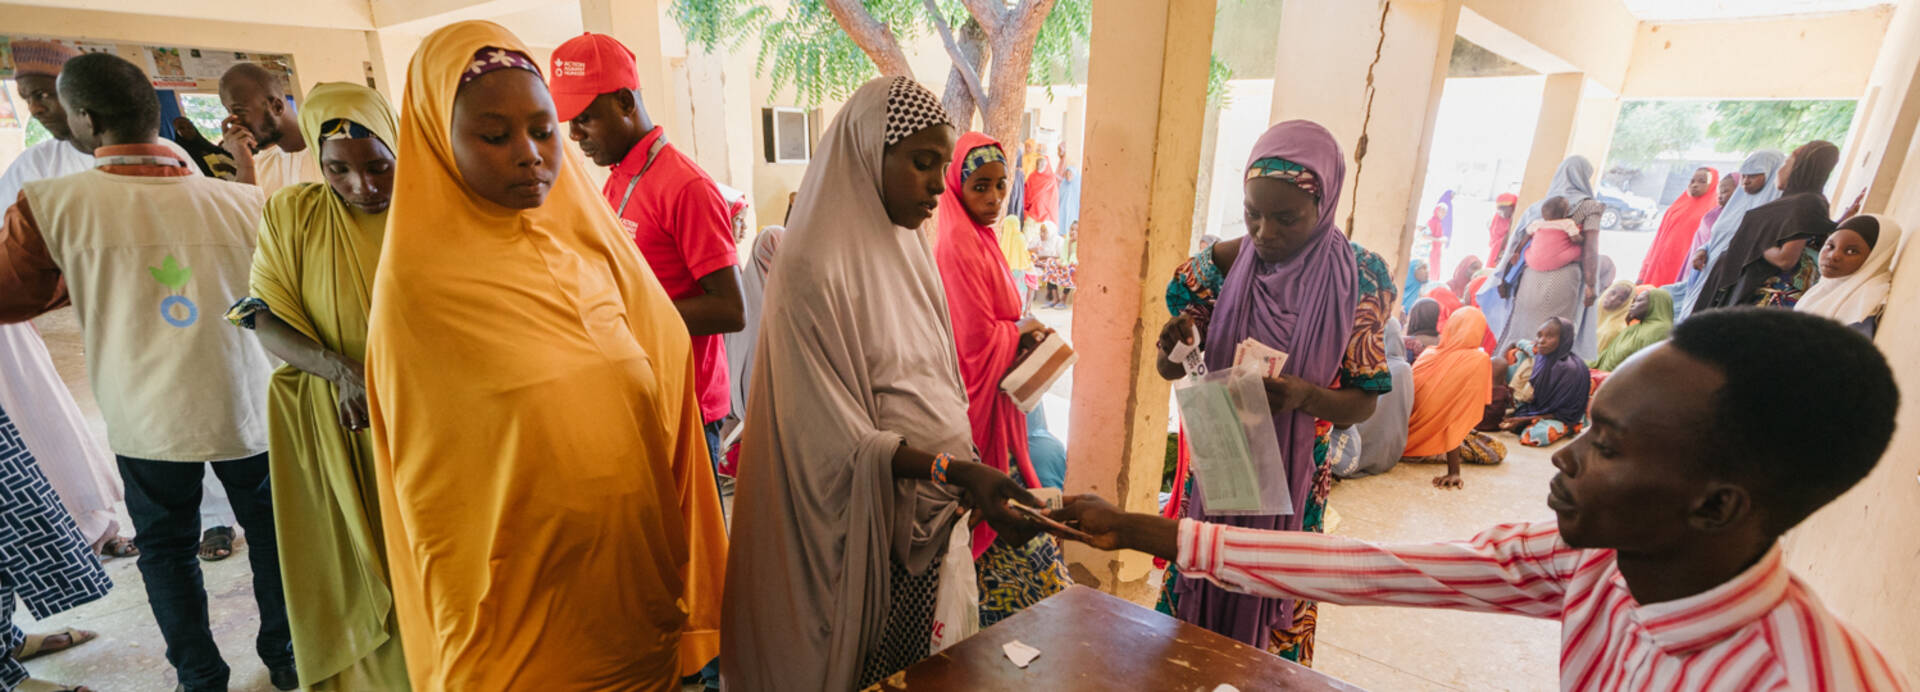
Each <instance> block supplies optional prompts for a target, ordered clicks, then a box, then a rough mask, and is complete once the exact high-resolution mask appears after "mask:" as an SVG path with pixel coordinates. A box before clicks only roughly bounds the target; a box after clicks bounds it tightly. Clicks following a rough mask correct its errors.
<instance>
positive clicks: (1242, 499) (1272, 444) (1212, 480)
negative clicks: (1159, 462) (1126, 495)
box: [1174, 367, 1293, 515]
mask: <svg viewBox="0 0 1920 692" xmlns="http://www.w3.org/2000/svg"><path fill="white" fill-rule="evenodd" d="M1174 396H1175V398H1176V399H1177V400H1178V401H1179V403H1180V422H1181V424H1182V425H1184V426H1185V427H1186V431H1187V447H1188V451H1189V452H1190V454H1191V456H1192V459H1193V471H1194V484H1195V485H1196V486H1197V487H1198V488H1199V491H1200V497H1201V500H1202V501H1203V502H1204V503H1205V505H1206V511H1207V513H1208V514H1220V515H1274V514H1292V513H1293V496H1292V494H1291V493H1290V492H1289V491H1288V488H1287V465H1286V461H1285V460H1284V459H1283V458H1281V455H1280V440H1279V438H1277V437H1275V433H1274V429H1273V411H1272V409H1270V408H1268V406H1267V388H1266V383H1265V382H1264V380H1263V378H1262V377H1261V376H1260V374H1259V373H1258V372H1256V371H1253V370H1252V369H1249V368H1244V367H1242V368H1229V369H1226V370H1220V371H1217V372H1211V373H1208V374H1206V375H1204V376H1201V377H1189V378H1187V379H1185V380H1182V381H1181V382H1179V383H1177V384H1175V385H1174Z"/></svg>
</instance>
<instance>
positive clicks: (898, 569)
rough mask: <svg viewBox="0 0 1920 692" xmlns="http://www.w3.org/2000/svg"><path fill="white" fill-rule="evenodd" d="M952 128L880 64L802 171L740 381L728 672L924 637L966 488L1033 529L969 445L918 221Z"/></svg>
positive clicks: (866, 656)
mask: <svg viewBox="0 0 1920 692" xmlns="http://www.w3.org/2000/svg"><path fill="white" fill-rule="evenodd" d="M954 139H955V132H954V128H953V126H952V125H951V124H950V123H949V122H948V121H947V116H946V110H945V109H944V108H942V107H941V106H940V102H939V99H938V98H936V97H935V96H933V94H932V93H930V92H928V91H927V90H926V88H925V87H922V86H920V85H919V84H917V83H915V82H914V81H913V80H911V79H908V78H905V77H892V78H889V77H882V78H879V79H875V80H873V81H870V82H867V83H866V84H865V85H863V86H861V87H860V88H859V89H858V90H857V91H855V92H854V94H853V97H852V98H850V99H848V101H847V104H846V106H844V107H843V108H842V109H841V110H840V114H839V115H838V116H837V117H836V118H835V119H834V121H833V124H832V125H831V126H829V127H828V128H827V130H826V132H824V133H822V134H821V137H820V144H819V149H820V152H821V154H820V156H818V157H817V158H815V159H814V161H813V163H812V164H811V165H809V166H808V168H807V174H806V177H805V179H803V180H802V181H801V183H800V194H799V198H798V200H797V202H796V204H795V206H794V207H793V216H792V222H791V223H790V224H789V225H788V227H787V236H788V237H786V238H784V239H783V240H782V245H783V248H782V249H781V251H780V260H779V261H780V271H779V272H776V273H773V274H771V275H769V277H768V284H767V295H766V305H765V311H764V312H763V313H762V314H761V318H760V344H759V348H758V349H757V352H756V355H755V356H754V361H755V362H754V365H753V386H752V387H751V388H749V391H748V393H747V396H748V400H747V416H746V433H745V435H744V436H743V438H742V440H741V452H740V470H739V480H738V486H737V490H736V495H735V499H734V513H733V536H732V538H733V546H732V549H731V551H730V553H729V555H728V561H727V586H726V603H725V605H724V606H723V608H722V613H721V628H720V638H721V645H720V646H721V654H720V676H721V683H722V685H723V686H725V687H728V688H730V689H736V690H850V689H857V688H862V687H866V686H867V685H870V684H872V683H874V682H877V681H878V680H880V679H882V678H885V677H886V676H888V675H890V674H892V673H894V672H897V671H899V670H901V669H902V668H905V667H906V666H907V665H909V664H912V663H913V662H915V661H918V660H920V659H921V658H925V657H926V656H927V655H928V653H929V642H930V639H931V635H932V632H933V622H932V614H933V609H934V608H933V606H934V598H935V594H936V593H937V590H938V586H939V575H940V570H939V567H940V561H941V559H942V557H943V556H944V554H945V553H946V548H947V539H948V537H949V535H950V533H951V532H952V531H953V528H954V525H955V524H956V523H957V520H958V519H959V516H960V513H961V510H962V506H961V505H962V503H963V502H964V503H965V504H966V506H968V507H972V508H974V509H975V510H976V511H978V512H979V513H980V514H983V515H984V516H985V519H986V521H987V522H988V523H989V524H991V525H992V526H993V528H994V529H995V530H996V531H998V532H1000V533H1001V534H1003V535H1013V536H1025V537H1027V538H1031V537H1032V536H1033V535H1035V534H1036V533H1037V530H1036V528H1035V527H1034V525H1032V524H1030V523H1028V522H1026V521H1025V520H1023V519H1021V518H1019V517H1018V516H1017V515H1015V514H1014V513H1013V511H1012V510H1011V509H1010V508H1008V507H1007V506H1006V503H1007V502H1008V501H1009V500H1013V501H1018V502H1022V503H1026V504H1029V505H1037V504H1038V503H1037V502H1036V501H1035V500H1034V498H1033V496H1031V495H1029V494H1028V493H1027V492H1026V491H1025V490H1023V489H1021V488H1020V486H1019V484H1018V483H1016V482H1015V481H1014V480H1013V478H1012V477H1011V476H1008V475H1007V474H1005V473H1001V472H1000V471H997V470H995V469H993V468H992V467H990V466H986V465H983V464H980V463H978V461H977V456H978V455H977V453H976V451H975V449H974V446H973V432H972V428H971V426H969V424H968V422H967V392H966V389H965V387H964V385H963V384H962V383H961V379H960V365H959V356H958V354H957V352H956V351H955V349H954V342H953V327H952V325H951V321H950V319H949V317H948V313H947V298H946V294H945V290H944V288H943V287H942V284H941V282H940V275H939V271H938V269H937V267H936V266H935V264H934V260H933V255H932V252H931V243H930V242H929V240H928V238H927V236H926V235H925V234H923V233H922V232H921V231H920V230H918V229H919V227H920V225H921V224H922V223H924V222H925V221H926V220H927V219H928V218H929V217H930V216H932V215H933V212H934V208H935V207H936V205H937V204H938V200H939V198H940V194H941V192H942V191H944V190H945V183H944V180H943V178H944V175H945V170H946V166H947V164H948V163H949V162H950V161H951V160H952V153H953V146H954ZM1024 542H1025V539H1021V540H1019V541H1018V542H1016V544H1019V543H1024ZM955 558H956V559H967V560H971V559H972V558H973V556H972V555H956V556H955ZM969 586H971V585H969Z"/></svg>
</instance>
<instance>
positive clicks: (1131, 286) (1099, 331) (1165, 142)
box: [1067, 0, 1214, 602]
mask: <svg viewBox="0 0 1920 692" xmlns="http://www.w3.org/2000/svg"><path fill="white" fill-rule="evenodd" d="M1213 19H1214V13H1213V0H1095V2H1094V4H1093V37H1092V47H1091V49H1090V54H1091V55H1092V58H1091V61H1090V65H1089V67H1088V80H1087V82H1088V83H1087V100H1088V102H1089V103H1097V104H1099V107H1098V108H1090V109H1088V110H1087V123H1086V153H1085V157H1084V160H1085V168H1084V170H1083V172H1084V173H1085V175H1086V183H1085V185H1086V187H1085V189H1087V190H1097V191H1099V193H1098V194H1089V195H1088V196H1087V197H1086V198H1085V202H1086V203H1085V204H1084V205H1083V206H1082V208H1081V212H1080V218H1081V219H1082V220H1083V221H1084V223H1082V224H1081V225H1080V228H1081V233H1082V236H1081V238H1082V240H1083V242H1082V243H1081V245H1080V271H1079V275H1078V277H1077V283H1078V285H1079V290H1078V291H1077V292H1076V296H1077V298H1076V301H1077V302H1076V305H1075V306H1074V307H1075V309H1074V311H1073V312H1074V315H1073V335H1074V340H1075V343H1074V347H1075V348H1076V349H1077V350H1078V352H1079V354H1080V362H1079V365H1078V366H1077V367H1076V368H1075V370H1074V371H1075V377H1074V381H1073V402H1074V405H1073V410H1072V426H1071V428H1070V437H1071V441H1070V443H1069V444H1068V445H1067V449H1068V450H1069V452H1068V454H1069V461H1068V463H1067V491H1068V492H1069V493H1094V494H1098V495H1100V496H1102V497H1106V498H1108V499H1111V500H1113V501H1115V502H1117V503H1119V505H1120V506H1121V507H1122V508H1124V509H1127V510H1129V511H1134V512H1152V511H1155V510H1156V509H1158V501H1159V495H1160V474H1161V465H1162V462H1163V460H1164V458H1165V455H1166V435H1167V397H1168V391H1169V390H1168V385H1167V383H1166V381H1165V380H1162V379H1160V376H1159V375H1158V374H1157V373H1156V372H1155V370H1154V366H1153V359H1154V358H1157V357H1158V355H1157V353H1156V351H1155V346H1154V342H1155V341H1156V339H1157V338H1158V336H1159V332H1160V327H1161V326H1162V325H1163V324H1165V322H1166V320H1167V309H1166V304H1165V301H1164V297H1163V296H1164V292H1163V288H1164V287H1165V286H1166V281H1167V279H1168V278H1169V277H1170V276H1171V275H1172V272H1173V268H1174V267H1175V266H1177V265H1178V264H1179V263H1180V261H1181V259H1183V255H1185V251H1186V247H1187V235H1188V232H1189V230H1190V229H1191V224H1192V220H1193V204H1194V179H1195V176H1196V175H1197V173H1198V171H1199V165H1200V131H1201V124H1202V120H1203V119H1204V115H1205V108H1206V91H1207V66H1208V55H1209V54H1210V51H1211V48H1212V44H1213ZM1067 559H1068V562H1069V569H1070V570H1071V571H1072V573H1073V576H1074V579H1075V580H1076V581H1078V582H1080V583H1082V584H1086V585H1089V586H1094V587H1097V588H1099V589H1101V590H1103V591H1106V592H1108V593H1112V594H1115V595H1118V596H1121V597H1123V598H1130V599H1133V600H1134V601H1136V602H1146V601H1147V600H1148V599H1151V598H1153V597H1154V595H1155V594H1156V593H1157V588H1158V585H1157V584H1154V583H1151V582H1150V580H1149V573H1150V572H1151V571H1152V569H1153V561H1152V560H1151V559H1150V558H1149V557H1148V556H1146V555H1145V554H1142V553H1133V552H1127V553H1108V552H1102V551H1097V550H1092V549H1090V548H1086V547H1085V546H1080V545H1069V546H1068V548H1067Z"/></svg>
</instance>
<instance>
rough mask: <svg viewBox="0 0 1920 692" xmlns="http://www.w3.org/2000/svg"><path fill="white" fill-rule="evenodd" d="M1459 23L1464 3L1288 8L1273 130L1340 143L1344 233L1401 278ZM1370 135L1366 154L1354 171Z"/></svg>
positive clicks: (1323, 4)
mask: <svg viewBox="0 0 1920 692" xmlns="http://www.w3.org/2000/svg"><path fill="white" fill-rule="evenodd" d="M1459 23H1460V0H1440V1H1429V2H1407V1H1405V0H1402V1H1400V2H1356V1H1342V2H1288V3H1284V4H1283V5H1281V11H1280V30H1279V32H1278V35H1277V39H1278V41H1279V49H1278V51H1277V54H1276V56H1275V69H1274V81H1273V111H1272V116H1271V118H1272V120H1271V122H1275V123H1278V122H1282V121H1287V120H1295V119H1306V120H1312V121H1314V122H1317V123H1320V125H1321V126H1323V127H1325V128H1327V130H1328V131H1331V132H1332V133H1333V136H1334V138H1335V139H1337V140H1339V142H1340V147H1341V149H1343V150H1345V151H1346V154H1347V184H1346V189H1345V191H1344V192H1343V193H1342V196H1343V197H1345V199H1343V200H1342V201H1341V203H1340V210H1339V223H1340V227H1341V228H1343V229H1345V230H1346V232H1347V237H1349V238H1352V239H1353V240H1354V241H1356V242H1358V243H1360V244H1361V245H1364V246H1366V247H1367V249H1369V250H1372V251H1374V252H1377V253H1380V255H1381V257H1383V258H1385V259H1386V261H1387V264H1388V266H1391V267H1395V268H1396V271H1398V270H1399V269H1403V268H1405V266H1406V262H1407V257H1406V255H1407V249H1408V248H1409V247H1411V246H1412V244H1413V236H1412V233H1413V229H1414V227H1415V223H1416V221H1417V220H1420V219H1424V218H1425V216H1424V212H1425V211H1426V210H1424V209H1418V208H1417V207H1418V206H1419V205H1420V190H1421V187H1422V186H1423V185H1424V184H1425V183H1426V177H1427V156H1428V152H1429V149H1430V144H1431V141H1432V137H1433V122H1434V119H1435V116H1436V114H1437V113H1438V111H1439V108H1440V92H1441V89H1442V88H1443V87H1444V85H1445V83H1446V79H1447V65H1448V62H1449V58H1450V57H1451V56H1452V54H1453V36H1454V31H1455V29H1456V28H1457V27H1458V26H1459ZM1383 35H1384V36H1383ZM1383 38H1384V40H1383ZM1370 77H1371V81H1372V84H1373V87H1374V89H1373V94H1372V102H1371V106H1369V103H1368V93H1367V85H1368V81H1369V78H1370ZM1363 131H1364V132H1365V134H1366V136H1367V149H1366V156H1365V158H1363V159H1361V160H1360V161H1359V162H1358V163H1357V164H1356V163H1355V161H1354V157H1355V155H1356V154H1358V153H1359V152H1358V151H1357V149H1358V144H1359V141H1360V135H1361V133H1362V132H1363ZM1349 214H1352V216H1353V223H1352V224H1351V225H1352V227H1351V228H1349V227H1348V225H1349V224H1348V223H1347V217H1348V215H1349Z"/></svg>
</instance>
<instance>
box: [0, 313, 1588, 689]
mask: <svg viewBox="0 0 1920 692" xmlns="http://www.w3.org/2000/svg"><path fill="white" fill-rule="evenodd" d="M1040 314H1041V317H1042V318H1043V319H1045V320H1046V321H1047V322H1048V323H1050V324H1053V325H1055V327H1056V329H1059V330H1060V331H1063V332H1067V331H1070V329H1068V327H1069V324H1068V323H1069V320H1070V314H1069V313H1067V312H1066V311H1056V310H1043V311H1041V313H1040ZM37 324H38V326H39V327H40V328H41V331H42V335H43V336H44V337H45V338H46V340H47V342H48V346H49V348H50V350H52V351H53V352H54V353H55V359H56V364H57V366H58V367H59V368H60V372H61V374H62V375H64V376H65V377H66V379H67V381H68V383H69V385H70V386H71V387H72V388H73V389H74V393H75V398H76V399H77V400H78V401H79V402H80V405H81V407H82V409H83V410H85V411H86V412H87V413H88V416H89V418H90V420H91V421H92V422H93V423H94V425H95V426H96V429H95V433H96V434H98V435H100V436H101V437H102V438H104V433H105V430H104V429H102V428H100V424H99V416H98V413H97V410H96V407H95V405H94V402H93V396H92V393H91V392H90V391H88V390H87V387H86V384H85V382H86V379H85V368H84V363H83V362H82V361H81V358H80V351H81V346H80V340H79V337H78V330H77V325H76V324H75V322H74V319H73V315H72V311H71V310H64V311H61V312H59V313H56V314H54V315H50V316H48V318H46V319H42V320H40V321H38V322H37ZM1070 391H1071V379H1063V380H1062V381H1061V382H1059V383H1057V384H1056V385H1055V387H1054V388H1053V389H1052V392H1051V393H1052V394H1055V395H1058V396H1057V397H1055V398H1053V399H1051V400H1052V401H1060V400H1063V399H1064V398H1065V397H1066V396H1067V395H1068V394H1069V393H1070ZM1057 408H1060V409H1062V410H1053V409H1049V411H1048V414H1049V416H1048V418H1049V419H1051V420H1054V421H1057V423H1056V424H1055V427H1054V430H1055V431H1056V432H1063V431H1064V430H1065V428H1066V426H1065V421H1066V418H1067V416H1066V411H1065V410H1064V407H1063V406H1062V407H1057ZM1508 444H1509V449H1510V450H1511V454H1510V455H1509V458H1508V461H1507V463H1506V464H1504V465H1501V466H1495V467H1478V466H1470V467H1467V468H1466V469H1465V471H1464V475H1465V477H1466V482H1467V487H1466V489H1464V490H1455V491H1445V490H1439V489H1436V488H1434V487H1433V486H1432V485H1431V483H1430V482H1429V481H1430V479H1431V478H1432V477H1433V476H1435V475H1437V474H1438V473H1439V471H1440V468H1439V467H1419V466H1402V467H1400V468H1397V469H1395V470H1394V471H1393V472H1391V473H1388V474H1386V475H1383V476H1377V477H1373V478H1365V479H1360V480H1355V481H1348V482H1343V483H1340V484H1339V485H1337V486H1335V487H1334V490H1333V499H1332V503H1331V506H1332V507H1333V509H1334V511H1335V512H1336V513H1338V515H1339V524H1338V525H1337V526H1336V527H1335V528H1334V530H1335V532H1336V533H1339V534H1343V535H1349V536H1355V537H1359V538H1365V539H1369V540H1380V541H1424V540H1442V539H1453V538H1465V537H1468V536H1471V535H1472V534H1473V533H1474V532H1476V531H1479V530H1480V529H1483V528H1486V527H1487V526H1490V525H1492V524H1494V523H1498V522H1501V521H1512V520H1528V519H1543V518H1549V517H1551V513H1550V512H1549V511H1548V510H1547V508H1546V505H1545V501H1544V498H1545V495H1546V483H1547V479H1548V478H1549V477H1551V476H1552V475H1553V468H1552V466H1551V465H1550V464H1549V463H1548V461H1547V454H1546V453H1545V452H1542V451H1540V450H1532V449H1526V448H1522V447H1520V446H1519V445H1518V444H1515V443H1513V442H1511V441H1509V443H1508ZM123 523H125V522H123ZM245 556H246V553H245V551H244V549H242V550H241V551H240V552H238V553H237V554H236V555H235V556H234V557H233V558H232V559H229V560H226V561H224V562H218V563H203V567H204V569H205V572H206V583H207V591H208V593H209V595H210V596H211V602H212V620H213V623H214V624H213V629H214V635H215V638H216V639H217V640H218V641H219V644H220V648H221V650H222V651H223V652H224V653H225V654H226V657H227V663H228V664H229V665H231V666H232V667H233V682H232V689H234V690H241V691H246V692H254V691H261V692H264V691H266V690H271V689H273V688H272V686H271V685H269V684H268V683H267V672H266V668H265V667H264V666H263V665H262V664H261V663H260V660H259V658H258V657H257V656H255V655H254V653H253V636H254V633H255V632H256V631H257V630H258V628H259V615H258V613H257V612H256V611H255V609H254V605H253V598H252V595H253V589H252V586H251V583H250V581H249V580H250V572H249V570H248V569H247V563H246V559H245ZM107 571H108V573H109V574H110V575H112V577H113V580H114V584H115V588H114V590H113V593H112V594H111V595H109V596H108V597H107V598H105V599H103V600H101V601H98V602H95V603H91V604H88V605H85V606H82V607H80V608H76V609H74V610H72V611H69V612H67V613H63V614H60V615H57V616H55V617H53V618H51V619H50V620H49V621H48V622H46V623H33V622H32V621H30V620H22V621H21V624H22V625H23V626H24V627H25V628H26V629H27V630H28V631H50V630H53V629H58V628H60V627H65V626H73V627H79V628H82V629H89V630H93V631H96V632H99V633H100V639H99V640H97V641H94V642H92V643H89V644H86V645H85V646H82V647H79V648H77V649H74V650H72V651H67V652H62V653H60V654H57V655H53V656H49V657H46V658H42V659H39V660H36V661H32V662H30V663H29V664H28V666H27V667H28V669H29V670H31V671H32V672H33V674H34V675H35V676H36V677H41V678H46V679H49V680H53V681H58V682H65V683H69V684H72V683H80V684H85V685H88V686H89V687H91V688H93V689H94V690H98V691H100V692H123V691H130V692H148V691H158V692H164V691H165V690H171V689H172V688H173V684H174V677H173V671H172V668H171V667H170V666H168V665H167V662H166V656H165V646H164V645H163V644H162V643H161V641H160V632H159V630H158V629H157V628H156V627H155V626H154V624H153V617H152V615H151V614H150V613H149V611H148V610H147V604H146V595H145V591H144V589H143V588H142V586H141V580H140V574H139V572H138V571H137V570H136V569H135V568H134V564H133V561H132V560H115V561H111V562H108V563H107ZM24 616H25V613H24V612H16V614H15V617H16V618H24ZM1318 647H1319V648H1318V651H1317V654H1316V656H1317V661H1316V665H1317V667H1318V668H1319V669H1320V670H1322V671H1325V672H1327V673H1329V674H1332V675H1334V676H1337V677H1340V678H1342V679H1345V680H1348V681H1351V682H1353V683H1354V684H1357V685H1360V686H1362V687H1365V688H1368V689H1374V690H1394V691H1398V690H1540V689H1552V688H1554V687H1555V686H1557V684H1558V683H1557V675H1556V670H1557V667H1556V662H1557V660H1558V651H1559V627H1558V626H1557V625H1556V624H1554V623H1551V622H1545V621H1539V620H1530V619H1526V618H1520V617H1514V616H1503V615H1482V614H1473V613H1456V612H1446V611H1423V610H1411V609H1401V608H1342V607H1337V606H1322V607H1321V611H1320V639H1319V644H1318Z"/></svg>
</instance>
